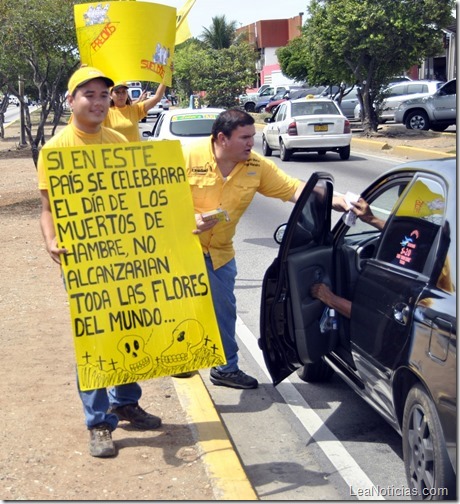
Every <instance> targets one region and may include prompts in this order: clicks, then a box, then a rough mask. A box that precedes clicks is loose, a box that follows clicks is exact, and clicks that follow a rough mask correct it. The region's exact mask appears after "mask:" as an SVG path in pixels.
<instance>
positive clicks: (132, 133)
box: [104, 82, 166, 142]
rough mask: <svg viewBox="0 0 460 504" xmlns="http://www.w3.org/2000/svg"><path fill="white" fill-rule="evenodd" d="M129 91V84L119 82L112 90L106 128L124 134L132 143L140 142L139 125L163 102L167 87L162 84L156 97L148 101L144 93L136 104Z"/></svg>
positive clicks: (105, 122) (105, 123)
mask: <svg viewBox="0 0 460 504" xmlns="http://www.w3.org/2000/svg"><path fill="white" fill-rule="evenodd" d="M128 89H129V87H128V83H127V82H117V83H115V85H114V86H113V87H112V89H111V90H110V108H109V112H108V114H107V117H106V118H105V121H104V126H108V127H109V128H112V129H114V130H116V131H118V132H120V133H122V134H123V135H125V137H126V138H127V139H128V140H129V141H130V142H140V141H141V136H140V134H139V125H138V123H139V121H140V120H141V119H143V118H144V117H146V116H147V112H148V111H149V110H150V109H151V108H153V107H154V106H155V105H156V104H157V103H158V102H159V101H160V100H161V98H162V97H163V95H164V93H165V91H166V86H165V85H164V84H160V85H159V86H158V88H157V90H156V93H155V95H154V96H152V97H150V98H147V99H144V98H145V92H144V93H142V95H141V97H140V99H139V101H138V102H136V103H131V98H130V97H129V95H128Z"/></svg>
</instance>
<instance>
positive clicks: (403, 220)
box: [377, 176, 445, 274]
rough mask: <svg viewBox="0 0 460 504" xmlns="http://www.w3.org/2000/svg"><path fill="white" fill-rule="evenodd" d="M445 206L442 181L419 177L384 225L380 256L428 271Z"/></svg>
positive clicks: (404, 266) (399, 263)
mask: <svg viewBox="0 0 460 504" xmlns="http://www.w3.org/2000/svg"><path fill="white" fill-rule="evenodd" d="M444 208H445V191H444V188H443V187H442V186H441V184H440V183H438V182H437V181H435V180H433V179H430V178H428V177H421V176H419V177H416V178H415V179H414V181H413V182H412V183H411V184H410V186H409V187H408V189H406V191H405V192H404V194H403V195H402V197H401V198H400V201H399V202H398V203H397V206H396V209H395V211H394V213H393V214H392V216H391V217H390V219H389V220H388V222H387V224H386V226H385V228H384V231H383V235H382V239H381V243H380V247H379V250H378V252H377V259H379V260H381V261H385V262H388V263H391V264H396V265H398V266H401V267H403V268H405V269H408V270H412V271H415V272H417V273H425V274H427V273H428V271H430V270H431V267H432V263H433V261H434V256H435V252H436V249H437V243H438V241H439V231H440V229H441V224H442V222H443V220H444Z"/></svg>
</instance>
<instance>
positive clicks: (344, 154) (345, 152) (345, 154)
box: [339, 145, 351, 161]
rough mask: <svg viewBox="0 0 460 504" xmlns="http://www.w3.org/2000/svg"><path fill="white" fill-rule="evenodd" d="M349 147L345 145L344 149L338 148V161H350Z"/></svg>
mask: <svg viewBox="0 0 460 504" xmlns="http://www.w3.org/2000/svg"><path fill="white" fill-rule="evenodd" d="M350 150H351V149H350V146H349V145H347V146H346V147H339V156H340V159H342V160H343V161H346V160H347V159H350Z"/></svg>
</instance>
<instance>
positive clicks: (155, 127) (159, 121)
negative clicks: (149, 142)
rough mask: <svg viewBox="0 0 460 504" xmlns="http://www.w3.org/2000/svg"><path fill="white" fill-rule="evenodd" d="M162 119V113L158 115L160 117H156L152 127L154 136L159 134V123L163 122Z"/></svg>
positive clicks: (163, 117)
mask: <svg viewBox="0 0 460 504" xmlns="http://www.w3.org/2000/svg"><path fill="white" fill-rule="evenodd" d="M164 119H165V116H164V114H162V115H160V117H159V118H158V119H157V121H156V123H155V126H154V127H153V136H154V137H157V136H159V135H160V131H161V125H162V124H163V122H164Z"/></svg>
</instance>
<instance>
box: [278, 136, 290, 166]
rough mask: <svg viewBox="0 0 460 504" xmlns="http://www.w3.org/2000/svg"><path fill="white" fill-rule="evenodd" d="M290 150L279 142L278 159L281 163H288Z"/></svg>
mask: <svg viewBox="0 0 460 504" xmlns="http://www.w3.org/2000/svg"><path fill="white" fill-rule="evenodd" d="M291 155H292V150H291V149H286V146H285V145H284V142H283V141H282V140H280V159H281V161H289V160H290V159H291Z"/></svg>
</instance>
